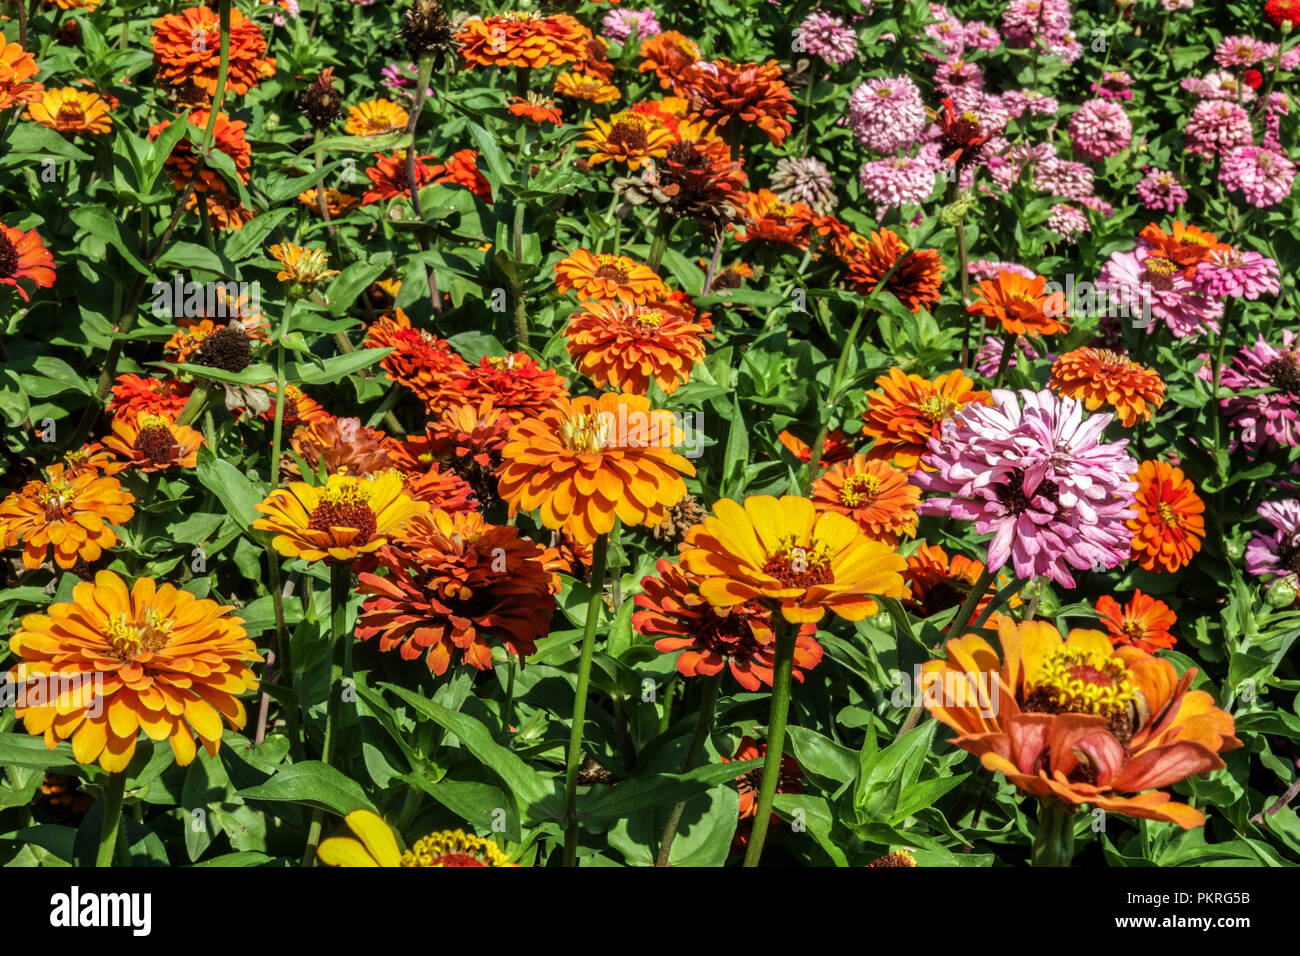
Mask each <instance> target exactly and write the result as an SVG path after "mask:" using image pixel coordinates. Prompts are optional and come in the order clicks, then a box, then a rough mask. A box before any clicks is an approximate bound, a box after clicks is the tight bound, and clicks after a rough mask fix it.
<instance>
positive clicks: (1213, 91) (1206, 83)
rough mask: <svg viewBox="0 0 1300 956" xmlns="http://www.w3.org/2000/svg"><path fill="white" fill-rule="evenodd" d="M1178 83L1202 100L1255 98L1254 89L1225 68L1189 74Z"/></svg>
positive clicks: (1237, 101)
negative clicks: (1201, 74) (1199, 73)
mask: <svg viewBox="0 0 1300 956" xmlns="http://www.w3.org/2000/svg"><path fill="white" fill-rule="evenodd" d="M1178 85H1179V86H1181V87H1182V88H1183V89H1185V90H1187V92H1189V93H1191V94H1192V95H1193V96H1198V97H1200V98H1201V99H1203V100H1232V101H1233V102H1235V103H1249V102H1251V101H1253V100H1254V99H1255V91H1254V90H1252V89H1251V88H1250V87H1249V86H1247V85H1246V84H1245V83H1243V82H1242V80H1241V77H1239V76H1237V74H1235V73H1230V72H1228V71H1227V70H1216V71H1214V72H1213V73H1207V74H1206V75H1205V76H1203V77H1196V76H1189V77H1187V78H1186V79H1185V80H1183V81H1182V82H1181V83H1179V84H1178Z"/></svg>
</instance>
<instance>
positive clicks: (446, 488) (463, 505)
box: [398, 465, 479, 511]
mask: <svg viewBox="0 0 1300 956" xmlns="http://www.w3.org/2000/svg"><path fill="white" fill-rule="evenodd" d="M444 468H448V469H449V468H450V466H439V465H433V466H432V467H430V466H429V465H424V466H422V467H420V468H416V469H413V470H410V471H405V470H401V469H398V473H399V474H400V475H401V478H402V489H403V490H404V491H405V492H406V494H407V495H409V496H410V497H411V498H412V499H413V500H415V501H423V502H425V503H426V504H427V505H428V506H429V507H430V508H433V509H436V510H438V511H478V509H479V503H478V501H477V500H476V499H475V497H474V493H475V492H474V488H473V487H471V486H470V483H469V482H467V481H466V480H465V479H464V478H462V477H461V476H460V475H459V474H457V473H456V472H454V471H450V470H444Z"/></svg>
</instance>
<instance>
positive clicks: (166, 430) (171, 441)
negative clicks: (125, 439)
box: [131, 413, 180, 465]
mask: <svg viewBox="0 0 1300 956" xmlns="http://www.w3.org/2000/svg"><path fill="white" fill-rule="evenodd" d="M137 424H138V425H139V426H140V433H139V434H138V435H136V437H135V444H133V445H132V446H131V448H132V449H133V450H135V451H138V452H139V453H140V454H141V455H143V456H144V457H145V458H147V459H149V461H151V462H152V463H153V464H155V465H163V464H166V463H167V462H169V461H171V460H172V459H173V458H175V457H176V454H177V452H179V451H180V443H179V442H177V441H176V436H175V435H173V434H172V430H171V428H170V427H169V423H168V421H167V419H165V418H163V417H162V416H161V415H150V414H147V413H146V414H143V415H141V416H140V417H139V419H138V420H137Z"/></svg>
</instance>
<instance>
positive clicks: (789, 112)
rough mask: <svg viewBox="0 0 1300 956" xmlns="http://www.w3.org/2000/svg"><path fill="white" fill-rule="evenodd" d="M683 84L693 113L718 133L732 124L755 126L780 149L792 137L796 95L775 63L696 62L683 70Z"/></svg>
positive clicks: (770, 61) (771, 61)
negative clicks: (790, 118)
mask: <svg viewBox="0 0 1300 956" xmlns="http://www.w3.org/2000/svg"><path fill="white" fill-rule="evenodd" d="M682 84H683V85H684V86H685V88H686V89H687V91H688V95H689V97H690V100H691V106H692V109H693V112H694V113H695V114H696V115H697V116H699V117H700V118H701V119H703V120H705V121H707V122H708V123H709V124H710V125H711V126H714V127H717V128H718V129H719V130H722V129H725V128H726V127H727V126H728V125H729V124H735V123H739V124H741V125H744V124H749V123H752V124H754V125H755V126H757V127H758V128H759V129H761V130H762V131H763V132H764V133H766V134H767V138H768V140H769V141H771V143H772V145H773V146H780V145H781V141H782V140H784V139H785V138H786V136H788V135H789V133H790V130H791V125H790V121H789V120H788V119H786V117H787V116H793V115H794V113H795V107H794V94H793V93H791V92H790V88H789V87H788V86H786V84H785V79H784V78H783V74H782V73H781V66H780V64H779V63H777V62H776V61H775V60H769V61H768V62H767V63H732V62H731V61H730V60H727V59H718V60H712V61H708V62H706V61H704V60H697V61H695V62H694V63H693V64H691V65H690V66H689V67H687V68H686V69H685V70H683V72H682Z"/></svg>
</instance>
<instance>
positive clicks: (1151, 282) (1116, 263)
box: [1097, 244, 1223, 338]
mask: <svg viewBox="0 0 1300 956" xmlns="http://www.w3.org/2000/svg"><path fill="white" fill-rule="evenodd" d="M1194 271H1195V270H1193V272H1194ZM1097 288H1098V290H1099V291H1102V292H1105V294H1106V295H1107V297H1108V298H1107V305H1108V307H1111V308H1115V309H1116V310H1117V311H1118V310H1119V309H1120V308H1123V309H1124V310H1126V312H1127V314H1128V315H1129V316H1130V317H1135V318H1136V317H1142V318H1143V319H1144V321H1145V319H1146V317H1147V316H1155V317H1156V318H1157V319H1160V320H1161V321H1162V322H1163V323H1164V324H1165V325H1166V326H1168V328H1169V331H1170V332H1171V333H1172V334H1173V336H1174V338H1187V337H1189V336H1193V335H1197V334H1199V333H1200V332H1202V331H1211V332H1217V331H1218V328H1219V322H1218V319H1219V317H1220V316H1222V315H1223V305H1222V304H1221V303H1220V302H1218V301H1217V300H1216V299H1214V298H1211V297H1209V296H1205V295H1202V294H1201V292H1200V291H1199V290H1197V288H1196V287H1195V286H1194V285H1193V284H1192V282H1191V280H1190V279H1189V278H1188V277H1187V275H1186V273H1185V271H1184V268H1183V267H1182V266H1181V264H1180V263H1178V262H1176V261H1175V260H1174V259H1171V258H1169V257H1168V256H1166V255H1163V254H1161V253H1160V251H1159V250H1157V249H1154V248H1152V247H1151V246H1148V245H1145V244H1139V245H1138V247H1137V248H1136V249H1134V250H1133V251H1132V252H1113V253H1111V256H1110V258H1109V259H1108V260H1106V264H1105V265H1104V266H1102V267H1101V272H1100V273H1099V274H1098V276H1097ZM1157 327H1158V326H1157V324H1156V323H1155V322H1149V321H1148V322H1147V325H1146V329H1147V334H1148V335H1150V334H1152V333H1153V332H1155V330H1156V328H1157Z"/></svg>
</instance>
